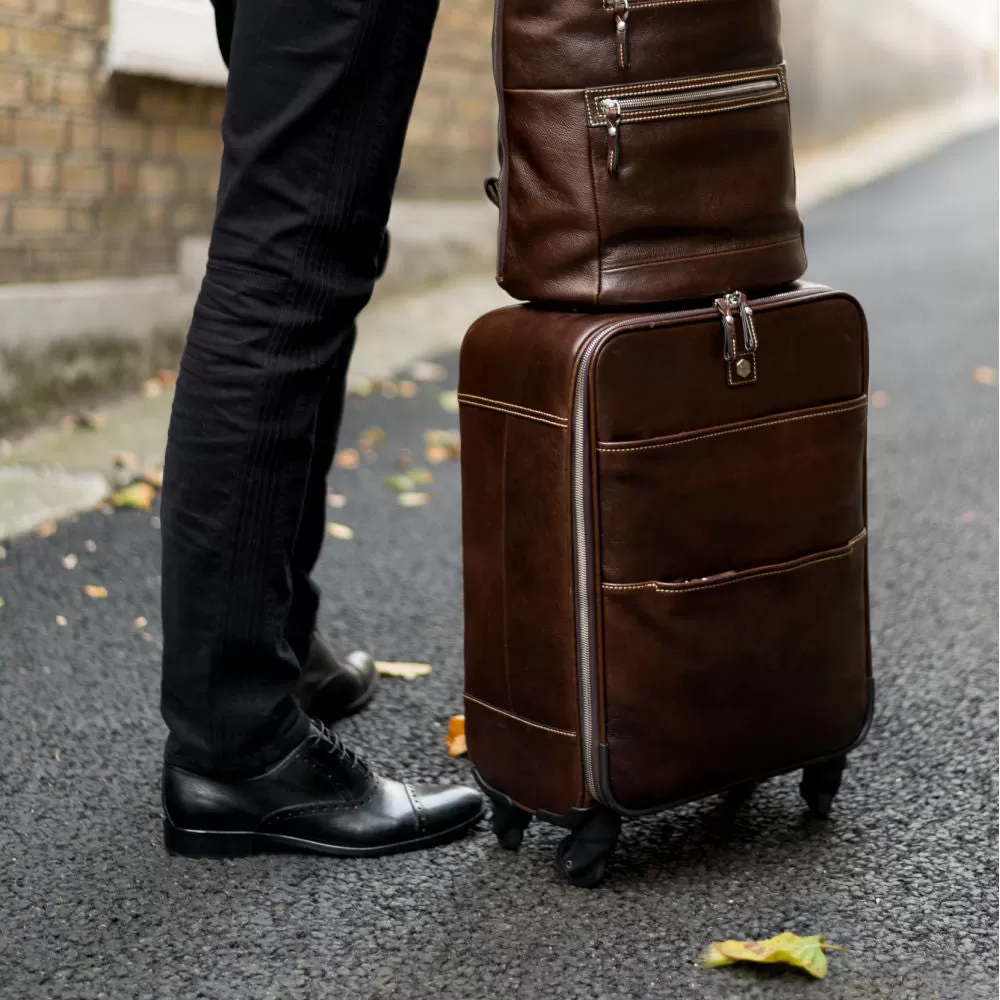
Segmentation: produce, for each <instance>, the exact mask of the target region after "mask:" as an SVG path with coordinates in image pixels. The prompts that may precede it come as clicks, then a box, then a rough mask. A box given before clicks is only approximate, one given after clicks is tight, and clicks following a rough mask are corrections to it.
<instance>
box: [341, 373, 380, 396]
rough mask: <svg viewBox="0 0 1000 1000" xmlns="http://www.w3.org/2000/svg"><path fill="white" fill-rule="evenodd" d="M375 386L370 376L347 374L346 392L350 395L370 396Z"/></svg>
mask: <svg viewBox="0 0 1000 1000" xmlns="http://www.w3.org/2000/svg"><path fill="white" fill-rule="evenodd" d="M374 388H375V383H374V382H373V381H372V380H371V379H370V378H365V377H364V376H363V375H348V376H347V393H348V395H350V396H370V395H371V394H372V391H373V390H374Z"/></svg>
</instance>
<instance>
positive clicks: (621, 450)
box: [597, 396, 868, 455]
mask: <svg viewBox="0 0 1000 1000" xmlns="http://www.w3.org/2000/svg"><path fill="white" fill-rule="evenodd" d="M867 405H868V397H867V396H862V397H861V398H860V399H856V400H852V401H851V402H850V403H844V404H842V405H839V406H837V407H836V408H835V409H830V410H822V411H820V412H819V413H803V414H801V415H799V416H795V417H783V418H782V419H781V420H764V421H762V422H760V423H756V424H742V425H740V426H738V427H727V428H726V429H725V430H721V431H712V432H710V433H708V434H697V433H696V434H692V435H691V436H690V437H685V438H680V439H679V440H676V441H658V442H656V443H655V444H637V445H630V446H628V447H621V446H619V445H616V444H614V443H609V444H598V446H597V450H598V451H602V452H607V453H610V454H616V455H618V454H620V455H624V454H626V453H628V452H633V451H652V450H654V449H656V448H673V447H675V446H677V445H681V444H692V443H694V442H696V441H708V440H710V439H711V438H717V437H725V436H726V435H728V434H743V433H745V432H746V431H757V430H762V429H763V428H765V427H778V426H780V425H781V424H794V423H798V422H799V421H802V420H815V419H816V418H818V417H835V416H838V415H840V414H841V413H850V412H852V411H853V410H860V409H863V408H864V407H866V406H867Z"/></svg>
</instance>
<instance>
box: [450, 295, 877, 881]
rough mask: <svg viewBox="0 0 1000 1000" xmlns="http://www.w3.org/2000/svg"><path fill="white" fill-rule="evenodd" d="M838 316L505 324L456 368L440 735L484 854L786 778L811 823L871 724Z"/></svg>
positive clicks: (591, 831)
mask: <svg viewBox="0 0 1000 1000" xmlns="http://www.w3.org/2000/svg"><path fill="white" fill-rule="evenodd" d="M867 373H868V353H867V331H866V324H865V318H864V314H863V312H862V310H861V308H860V306H859V305H858V303H857V302H856V301H855V300H854V299H853V298H851V297H850V296H849V295H846V294H844V293H842V292H836V291H831V290H829V289H826V288H823V287H821V286H817V285H807V284H799V285H794V286H792V287H791V288H790V289H789V290H787V291H785V292H784V293H782V294H777V295H773V296H770V297H767V298H761V299H749V300H748V299H747V297H746V296H744V295H742V294H741V293H738V292H737V293H732V294H728V295H725V296H723V297H721V298H720V299H718V300H717V301H716V302H715V303H714V304H712V303H711V302H710V303H709V304H708V305H707V306H705V307H700V308H692V309H687V310H683V311H675V312H662V313H632V314H625V313H622V314H608V313H604V314H594V313H576V312H560V311H555V310H552V309H546V308H541V307H537V306H529V305H523V306H512V307H510V308H508V309H502V310H498V311H496V312H493V313H490V314H488V315H486V316H484V317H483V318H482V319H480V320H479V321H478V322H477V323H476V324H475V325H474V326H473V327H472V329H471V330H470V331H469V333H468V335H467V337H466V339H465V342H464V344H463V347H462V356H461V371H460V377H459V402H460V406H461V429H462V442H463V447H462V454H463V459H462V481H463V544H464V560H465V614H466V631H465V669H466V709H465V711H466V729H467V737H468V746H469V754H470V757H471V759H472V762H473V764H474V766H475V768H476V772H477V775H478V777H479V779H480V782H481V784H482V785H483V787H484V789H485V790H486V792H487V793H488V794H489V796H490V797H491V799H492V800H493V803H494V829H495V831H496V833H497V834H498V836H499V837H500V838H501V840H502V841H503V842H504V843H505V844H506V845H507V846H510V847H516V846H517V845H518V844H519V843H520V839H521V834H522V831H523V830H524V828H525V827H526V826H527V824H528V822H529V821H530V819H531V817H532V815H536V814H537V815H539V816H540V817H542V818H544V819H546V820H548V821H551V822H555V823H559V824H561V825H563V826H566V827H568V828H570V830H571V833H570V835H569V836H568V837H567V838H566V840H565V841H564V842H563V845H562V847H561V848H560V864H561V865H562V867H563V868H564V869H565V870H566V872H567V873H568V874H569V876H570V878H571V880H572V881H574V882H576V883H578V884H581V885H589V884H595V883H596V882H597V881H599V880H600V878H601V876H602V875H603V873H604V868H605V865H606V863H607V858H608V857H609V855H610V853H611V851H612V850H613V849H614V846H615V841H616V839H617V835H618V829H619V822H620V819H621V817H623V816H629V815H640V814H644V813H650V812H656V811H659V810H662V809H664V808H666V807H668V806H671V805H674V804H677V803H681V802H684V801H688V800H691V799H696V798H699V797H702V796H706V795H710V794H713V793H716V792H721V791H723V790H725V789H728V788H731V787H734V786H738V785H744V784H749V783H752V782H755V781H758V780H760V779H763V778H766V777H768V776H770V775H776V774H781V773H784V772H788V771H792V770H796V769H798V768H804V769H805V770H804V775H803V781H802V786H801V790H802V794H803V796H804V797H805V799H806V801H807V803H808V804H809V806H810V808H811V809H812V810H813V812H815V813H817V814H820V815H825V814H826V813H827V812H828V811H829V808H830V804H831V802H832V799H833V796H834V794H836V792H837V789H838V786H839V784H840V777H841V772H842V770H843V768H844V765H845V755H846V754H847V752H848V751H849V750H850V749H851V748H852V747H854V746H855V745H856V744H857V743H858V742H859V741H860V740H861V738H862V736H863V734H864V732H865V730H866V727H867V724H868V720H869V718H870V714H871V706H872V694H871V666H870V652H869V637H868V588H867V543H866V506H865V446H866V419H867V380H868V374H867Z"/></svg>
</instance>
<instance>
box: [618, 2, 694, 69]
mask: <svg viewBox="0 0 1000 1000" xmlns="http://www.w3.org/2000/svg"><path fill="white" fill-rule="evenodd" d="M704 2H706V0H632V2H631V3H629V0H601V3H602V6H603V7H604V9H605V10H610V11H612V12H613V13H614V16H615V46H616V47H617V49H618V68H619V69H628V68H629V63H630V62H631V60H630V58H629V24H628V16H629V13H630V12H631V11H633V10H639V9H641V8H643V7H667V6H672V5H673V4H676V3H704Z"/></svg>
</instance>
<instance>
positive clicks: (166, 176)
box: [136, 163, 179, 198]
mask: <svg viewBox="0 0 1000 1000" xmlns="http://www.w3.org/2000/svg"><path fill="white" fill-rule="evenodd" d="M178 184H179V177H178V171H177V166H176V165H175V164H173V163H143V164H140V166H139V174H138V180H137V184H136V187H137V190H138V192H139V194H141V195H144V196H146V197H149V198H169V197H170V196H171V195H173V194H176V192H177V188H178Z"/></svg>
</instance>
